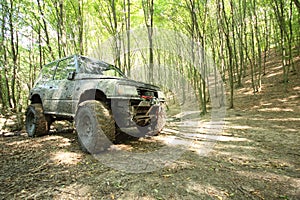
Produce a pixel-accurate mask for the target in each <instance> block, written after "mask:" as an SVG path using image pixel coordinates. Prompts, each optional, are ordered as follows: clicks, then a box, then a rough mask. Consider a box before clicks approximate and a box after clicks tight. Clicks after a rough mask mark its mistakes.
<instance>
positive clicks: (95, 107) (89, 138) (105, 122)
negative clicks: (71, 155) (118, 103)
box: [75, 100, 115, 154]
mask: <svg viewBox="0 0 300 200" xmlns="http://www.w3.org/2000/svg"><path fill="white" fill-rule="evenodd" d="M75 127H76V131H77V134H78V141H79V143H80V145H81V148H82V150H83V151H84V152H86V153H90V154H97V153H100V152H102V151H105V150H106V149H107V148H109V146H110V145H112V142H113V141H114V140H115V121H114V119H113V117H112V113H111V110H110V109H109V108H108V107H107V106H106V105H105V104H104V103H103V102H100V101H96V100H90V101H84V102H82V103H80V104H79V106H78V109H77V112H76V115H75Z"/></svg>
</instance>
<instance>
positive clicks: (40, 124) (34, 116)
mask: <svg viewBox="0 0 300 200" xmlns="http://www.w3.org/2000/svg"><path fill="white" fill-rule="evenodd" d="M26 131H27V134H28V136H29V137H35V136H42V135H47V134H48V132H49V125H48V121H47V119H46V116H45V114H44V110H43V106H42V104H40V103H37V104H31V105H29V106H28V108H27V111H26Z"/></svg>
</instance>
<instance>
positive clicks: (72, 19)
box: [0, 0, 300, 110]
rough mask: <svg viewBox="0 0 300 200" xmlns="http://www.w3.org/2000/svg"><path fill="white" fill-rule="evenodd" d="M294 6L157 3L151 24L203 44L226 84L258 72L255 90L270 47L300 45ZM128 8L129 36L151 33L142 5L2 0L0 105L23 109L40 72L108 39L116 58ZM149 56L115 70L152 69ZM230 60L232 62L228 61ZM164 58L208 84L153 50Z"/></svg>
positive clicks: (176, 58)
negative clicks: (132, 66)
mask: <svg viewBox="0 0 300 200" xmlns="http://www.w3.org/2000/svg"><path fill="white" fill-rule="evenodd" d="M295 2H296V1H284V0H280V1H276V2H275V1H271V0H259V1H255V0H174V1H164V0H154V15H153V17H154V21H153V24H154V27H159V28H164V29H169V30H174V31H178V32H181V33H183V34H186V35H188V36H189V37H190V38H191V40H193V41H195V42H197V43H199V44H201V45H202V46H203V47H204V49H205V50H206V52H207V54H209V55H211V56H212V57H213V60H214V62H215V63H216V64H217V67H218V70H219V71H220V72H221V73H222V76H223V78H224V79H229V78H230V77H229V74H230V73H229V72H230V70H231V69H232V70H233V71H232V76H233V77H232V81H233V84H237V83H238V84H237V85H241V81H242V80H241V79H242V77H243V76H244V75H245V74H246V73H248V72H247V69H249V66H252V67H253V70H252V74H253V82H254V86H255V87H254V90H256V89H257V88H259V83H258V82H259V81H260V77H261V75H262V68H261V67H262V65H263V60H261V58H262V57H263V55H267V54H268V52H269V51H270V48H272V47H278V48H279V49H280V48H286V49H289V48H292V47H293V46H296V45H299V43H300V42H299V40H300V32H299V31H298V30H299V28H300V23H299V22H300V20H299V19H300V12H299V8H298V7H297V6H296V3H295ZM128 3H130V26H131V29H135V28H139V27H145V19H144V12H146V11H145V10H143V7H142V1H139V0H130V1H129V0H123V1H121V0H92V1H87V0H68V1H62V0H35V1H31V0H14V1H13V0H4V1H1V4H0V11H1V14H0V27H1V31H0V58H1V59H0V74H1V76H0V88H1V93H2V95H1V96H0V97H1V98H0V103H1V104H3V106H4V107H6V108H9V107H10V108H12V109H15V110H18V109H19V110H20V109H24V107H25V106H26V104H27V100H26V98H27V93H28V91H29V90H30V88H31V87H32V85H33V83H34V80H35V78H36V77H37V74H38V72H39V70H40V68H41V67H42V66H43V65H44V64H45V63H48V62H50V61H52V60H53V59H57V58H59V57H62V56H65V55H71V54H74V53H79V54H91V52H93V51H94V50H95V48H98V47H97V45H98V44H99V43H101V42H102V41H105V40H107V39H108V38H110V37H114V41H115V44H114V45H112V47H111V48H112V49H113V51H115V53H116V55H118V54H119V53H120V51H121V50H122V49H124V48H125V47H124V46H125V45H126V44H125V43H124V44H119V43H118V41H119V40H120V39H122V38H120V37H121V36H120V35H119V36H117V37H116V34H118V33H122V32H124V31H126V26H127V25H128V17H129V15H128V13H127V9H128ZM281 29H282V30H283V31H284V33H282V32H280V30H281ZM226 38H228V41H229V43H228V45H226V43H225V39H226ZM289 44H290V45H289ZM230 51H232V52H230ZM289 53H290V54H291V53H292V52H291V50H287V51H286V52H282V54H284V55H285V56H283V63H286V65H287V66H288V65H289V64H290V65H291V66H292V63H291V60H290V59H287V57H288V55H287V54H289ZM148 54H149V53H145V55H142V54H141V53H134V54H131V55H130V57H131V58H130V59H128V60H127V59H125V58H123V56H122V55H119V57H120V58H119V60H118V61H115V64H117V65H118V66H120V67H121V68H122V69H129V68H130V64H131V63H127V62H132V63H133V62H134V61H135V60H137V59H142V60H143V61H144V62H145V64H146V63H147V62H148V60H147V59H145V58H146V57H147V56H148ZM231 55H234V57H232V58H230V56H231ZM161 58H164V59H163V62H164V64H165V65H170V66H173V68H174V69H176V70H179V71H181V72H182V74H183V75H184V76H186V77H187V78H188V79H189V80H190V81H191V83H192V85H193V86H194V87H195V89H196V88H198V87H200V86H201V85H202V84H204V82H203V83H200V82H201V80H203V79H201V77H199V76H200V75H199V73H195V72H193V69H192V68H191V65H190V64H189V63H188V62H186V61H185V60H184V58H183V57H181V55H168V52H164V51H159V50H157V51H155V52H154V63H159V62H162V60H159V59H161ZM230 59H232V62H229V61H230ZM174 63H177V65H176V64H175V65H174ZM179 65H180V66H179ZM240 66H241V67H240ZM255 88H256V89H255ZM197 91H199V94H197V95H198V96H199V98H200V99H201V98H202V99H203V98H205V94H206V93H208V91H207V88H206V89H205V88H201V89H200V90H197ZM255 92H256V91H255ZM17 102H20V104H19V103H17ZM202 102H206V99H203V101H202Z"/></svg>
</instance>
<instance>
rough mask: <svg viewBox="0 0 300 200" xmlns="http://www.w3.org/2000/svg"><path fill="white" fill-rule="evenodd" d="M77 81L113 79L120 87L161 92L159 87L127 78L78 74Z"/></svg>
mask: <svg viewBox="0 0 300 200" xmlns="http://www.w3.org/2000/svg"><path fill="white" fill-rule="evenodd" d="M75 79H79V80H86V79H99V80H108V79H112V80H114V82H116V84H120V85H132V86H136V87H137V88H148V89H151V90H160V89H159V87H157V86H155V85H152V84H148V83H144V82H140V81H135V80H132V79H128V78H126V77H116V76H103V75H99V74H78V75H77V76H76V78H75Z"/></svg>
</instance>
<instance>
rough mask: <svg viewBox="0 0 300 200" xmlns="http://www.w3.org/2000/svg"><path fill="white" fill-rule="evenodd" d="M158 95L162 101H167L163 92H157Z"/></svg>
mask: <svg viewBox="0 0 300 200" xmlns="http://www.w3.org/2000/svg"><path fill="white" fill-rule="evenodd" d="M157 95H158V98H159V99H161V100H164V99H165V94H164V93H163V92H162V91H158V92H157Z"/></svg>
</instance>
